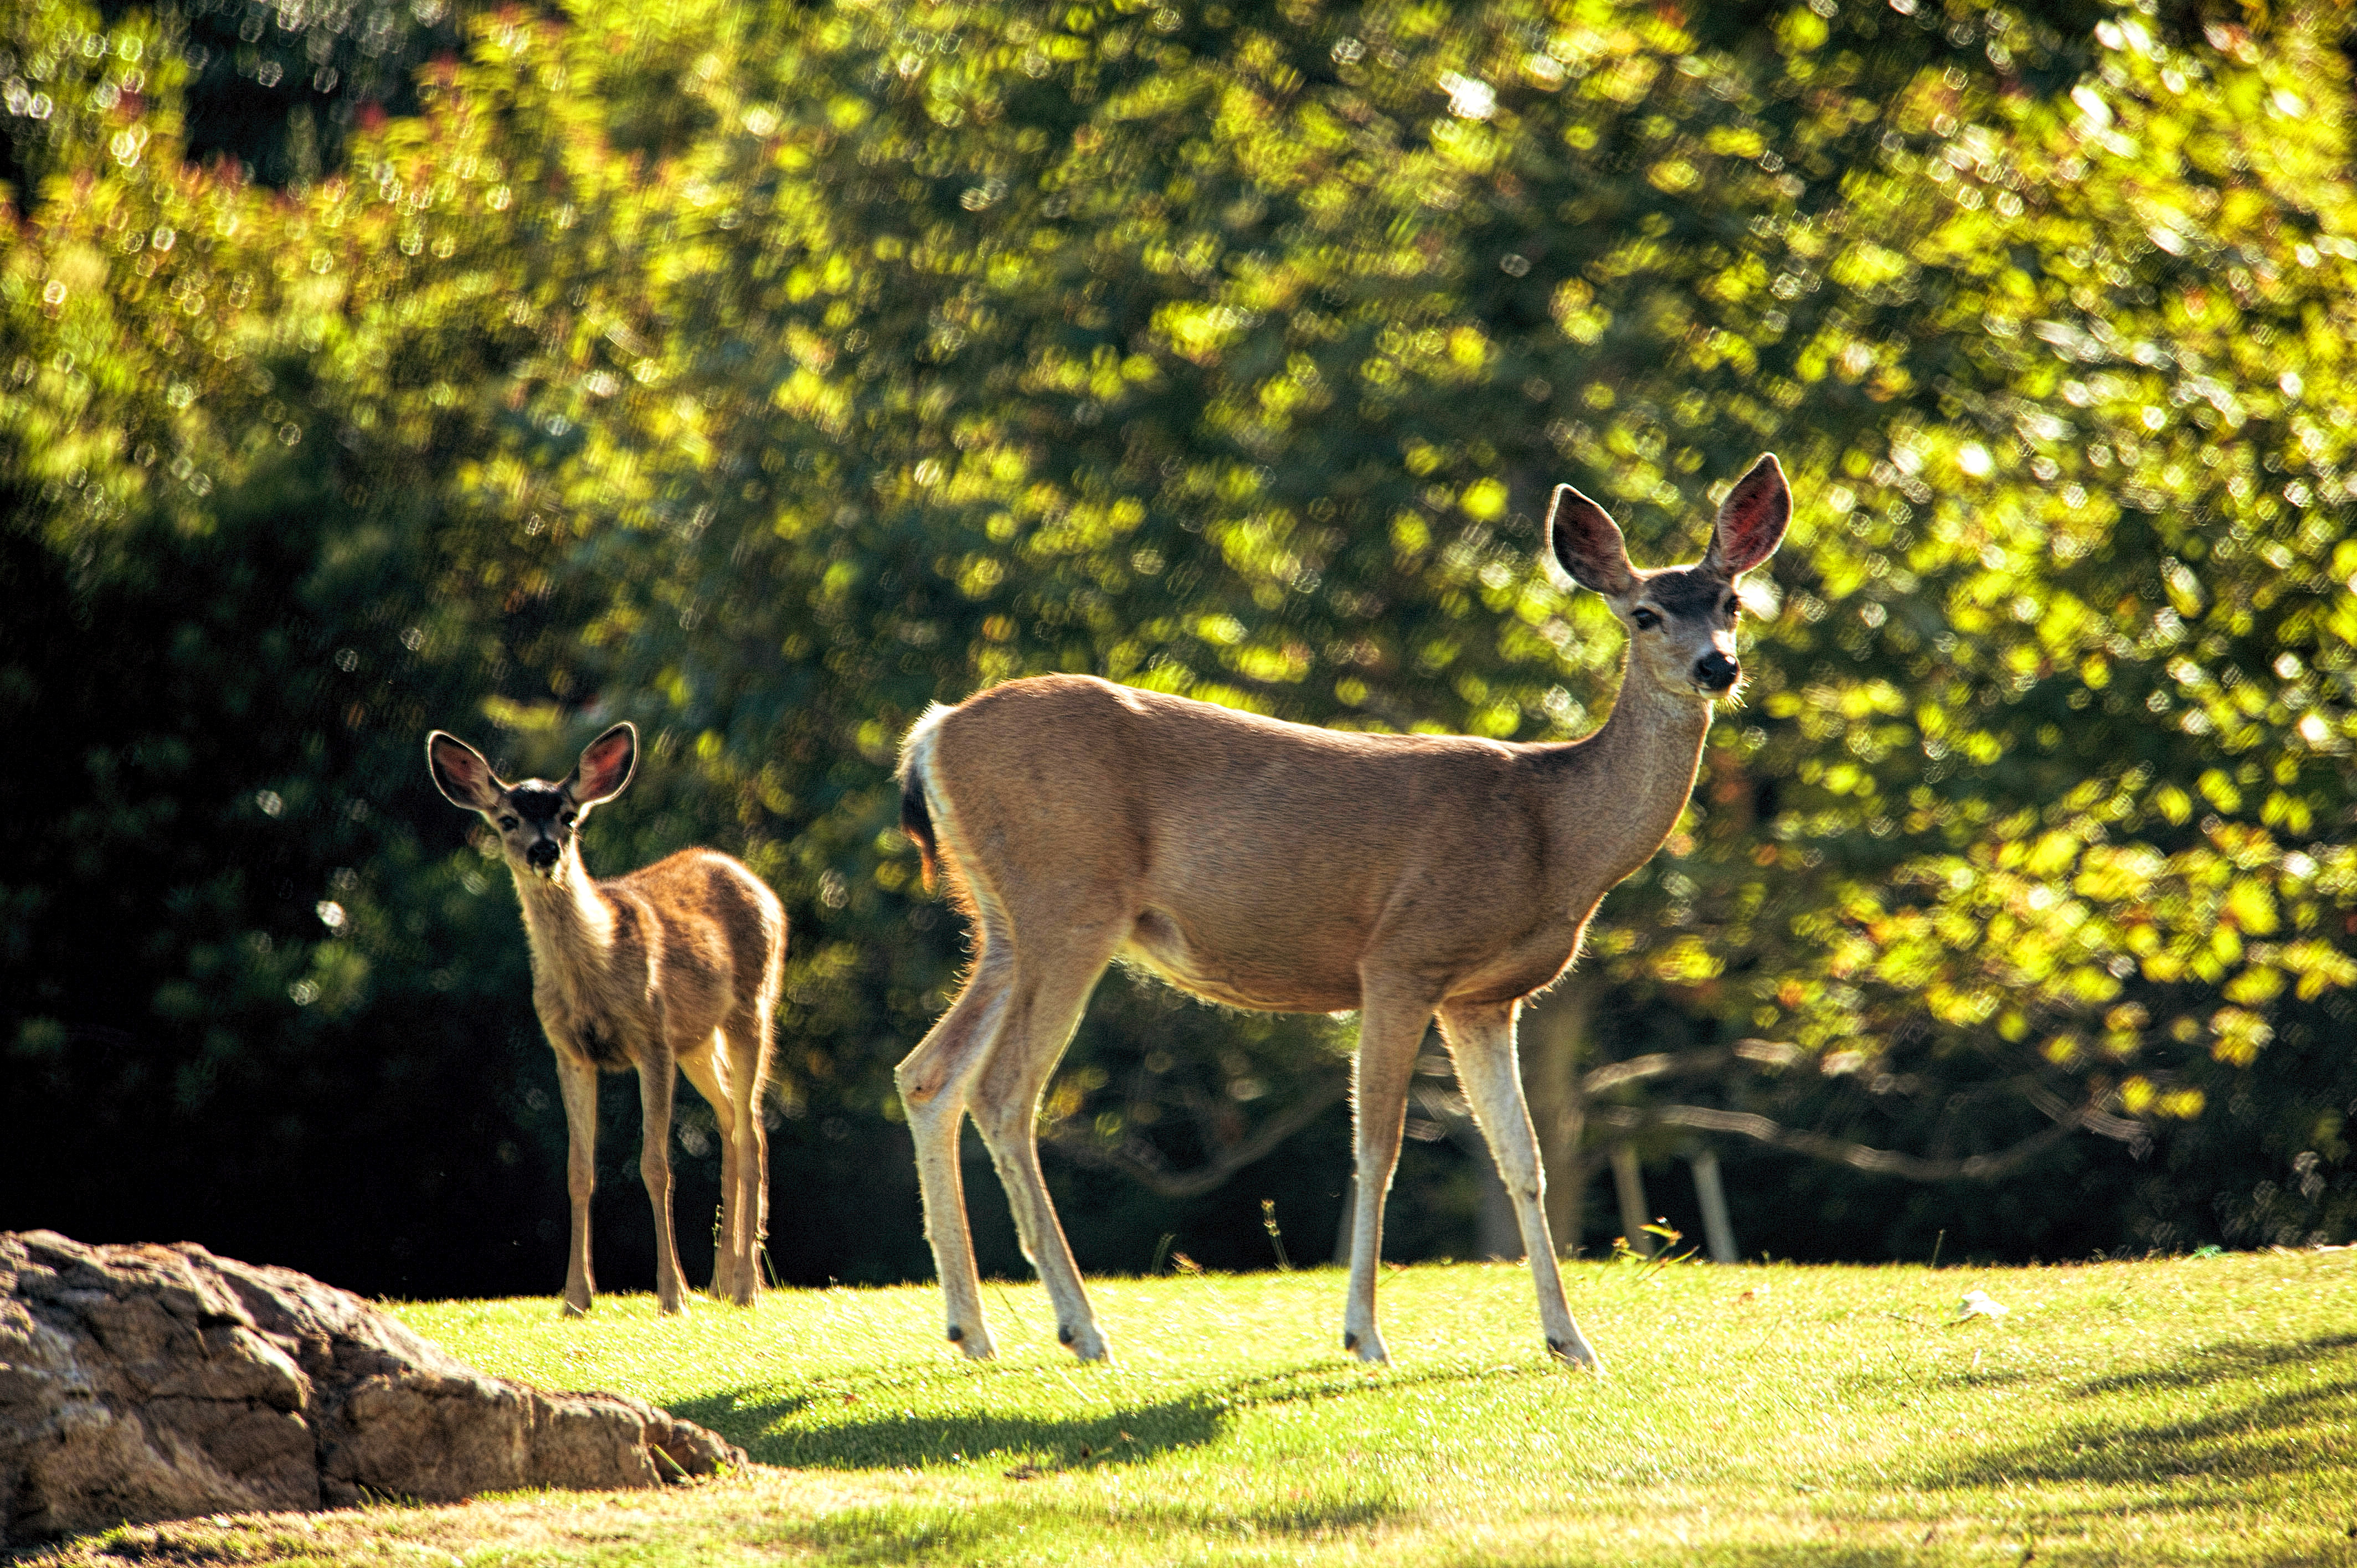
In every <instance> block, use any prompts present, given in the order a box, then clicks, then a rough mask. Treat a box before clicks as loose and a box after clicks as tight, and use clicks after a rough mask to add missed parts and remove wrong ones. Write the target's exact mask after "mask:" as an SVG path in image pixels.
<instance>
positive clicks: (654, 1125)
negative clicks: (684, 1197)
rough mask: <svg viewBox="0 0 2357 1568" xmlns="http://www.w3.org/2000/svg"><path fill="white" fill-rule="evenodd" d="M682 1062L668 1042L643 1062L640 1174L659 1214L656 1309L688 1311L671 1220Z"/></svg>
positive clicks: (642, 1059) (656, 1255) (641, 1070)
mask: <svg viewBox="0 0 2357 1568" xmlns="http://www.w3.org/2000/svg"><path fill="white" fill-rule="evenodd" d="M678 1082H679V1064H678V1062H677V1061H676V1060H675V1059H674V1058H673V1056H672V1052H671V1048H670V1047H669V1045H668V1044H666V1043H662V1042H661V1041H660V1036H658V1043H657V1044H655V1045H653V1046H651V1047H649V1048H648V1051H647V1054H646V1056H645V1057H644V1058H641V1059H640V1062H639V1110H640V1129H639V1176H640V1179H642V1180H643V1181H645V1183H646V1184H647V1201H648V1202H649V1203H651V1204H652V1205H653V1206H654V1211H655V1305H657V1307H659V1308H660V1309H661V1310H662V1311H664V1312H683V1311H685V1310H686V1308H687V1291H686V1288H685V1286H684V1284H683V1283H682V1281H681V1279H680V1273H679V1239H678V1237H677V1235H676V1234H675V1233H674V1232H673V1230H672V1220H671V1102H672V1092H673V1089H675V1088H676V1087H677V1085H678Z"/></svg>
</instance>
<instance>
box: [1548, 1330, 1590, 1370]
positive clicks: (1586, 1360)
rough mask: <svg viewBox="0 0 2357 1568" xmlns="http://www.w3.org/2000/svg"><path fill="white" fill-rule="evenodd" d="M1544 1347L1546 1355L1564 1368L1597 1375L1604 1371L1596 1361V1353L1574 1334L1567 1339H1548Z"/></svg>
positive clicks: (1585, 1341)
mask: <svg viewBox="0 0 2357 1568" xmlns="http://www.w3.org/2000/svg"><path fill="white" fill-rule="evenodd" d="M1546 1346H1547V1354H1549V1355H1550V1356H1553V1357H1554V1358H1555V1359H1556V1360H1558V1361H1561V1362H1562V1363H1563V1364H1564V1365H1565V1366H1566V1367H1577V1368H1578V1369H1580V1370H1582V1371H1587V1372H1595V1373H1598V1374H1599V1375H1600V1374H1601V1373H1602V1372H1603V1370H1604V1363H1603V1362H1602V1361H1600V1360H1598V1359H1597V1355H1596V1352H1595V1351H1594V1350H1593V1349H1592V1348H1589V1346H1588V1343H1587V1340H1585V1339H1583V1338H1581V1337H1579V1335H1578V1334H1577V1333H1576V1332H1575V1333H1574V1334H1573V1335H1572V1337H1570V1338H1568V1339H1550V1340H1548V1341H1547V1342H1546Z"/></svg>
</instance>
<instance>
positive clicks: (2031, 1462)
mask: <svg viewBox="0 0 2357 1568" xmlns="http://www.w3.org/2000/svg"><path fill="white" fill-rule="evenodd" d="M1568 1273H1569V1285H1570V1290H1571V1295H1572V1305H1573V1310H1574V1312H1575V1313H1576V1314H1577V1316H1579V1318H1580V1321H1581V1325H1582V1326H1583V1327H1584V1328H1585V1329H1586V1330H1587V1334H1588V1336H1589V1337H1590V1338H1591V1339H1592V1340H1594V1342H1595V1343H1596V1344H1597V1346H1598V1348H1599V1349H1600V1350H1601V1351H1602V1352H1603V1354H1604V1356H1605V1358H1606V1360H1607V1363H1608V1365H1609V1368H1610V1372H1609V1376H1607V1377H1605V1378H1601V1379H1598V1378H1591V1377H1587V1376H1583V1375H1580V1374H1577V1373H1574V1372H1570V1371H1566V1370H1564V1369H1559V1368H1556V1367H1554V1366H1552V1365H1549V1364H1548V1363H1547V1362H1546V1361H1545V1359H1544V1356H1543V1354H1542V1353H1541V1350H1540V1347H1539V1336H1538V1327H1537V1321H1536V1316H1535V1313H1534V1309H1533V1305H1532V1302H1531V1296H1530V1288H1529V1283H1528V1279H1527V1276H1526V1275H1525V1274H1524V1273H1523V1271H1522V1270H1521V1269H1520V1268H1518V1267H1508V1266H1504V1265H1454V1266H1446V1267H1439V1266H1436V1267H1417V1268H1412V1269H1404V1270H1390V1271H1386V1273H1385V1274H1384V1277H1383V1323H1384V1332H1385V1335H1386V1337H1387V1338H1388V1340H1389V1342H1390V1344H1391V1346H1392V1348H1393V1353H1394V1356H1395V1357H1396V1358H1397V1360H1396V1362H1395V1364H1394V1366H1393V1367H1392V1368H1390V1369H1372V1370H1371V1369H1361V1368H1360V1367H1358V1366H1357V1365H1356V1364H1355V1363H1352V1362H1351V1361H1348V1360H1346V1359H1344V1358H1343V1356H1342V1355H1341V1352H1340V1346H1339V1343H1338V1340H1339V1335H1340V1326H1339V1325H1340V1312H1341V1285H1342V1281H1341V1276H1340V1274H1339V1273H1334V1272H1332V1271H1330V1270H1318V1271H1312V1272H1305V1273H1293V1274H1261V1275H1251V1276H1217V1275H1213V1276H1187V1277H1179V1278H1170V1279H1154V1280H1100V1281H1097V1282H1094V1283H1093V1285H1092V1291H1093V1294H1094V1296H1095V1299H1096V1302H1097V1305H1098V1308H1099V1311H1100V1314H1101V1316H1102V1317H1103V1320H1104V1322H1105V1325H1106V1326H1107V1330H1108V1332H1109V1334H1110V1335H1111V1336H1112V1337H1113V1341H1114V1355H1115V1357H1116V1358H1117V1362H1116V1364H1115V1365H1114V1366H1113V1367H1110V1368H1104V1367H1084V1366H1081V1365H1078V1364H1076V1363H1074V1362H1073V1361H1072V1360H1071V1357H1070V1356H1069V1355H1068V1354H1067V1353H1066V1352H1064V1351H1063V1350H1061V1349H1060V1348H1058V1347H1057V1345H1056V1344H1055V1341H1054V1324H1053V1322H1052V1320H1051V1319H1050V1318H1049V1316H1048V1311H1047V1305H1046V1300H1045V1297H1044V1295H1043V1294H1041V1292H1040V1291H1039V1289H1038V1287H1037V1286H1036V1285H1030V1284H1023V1285H1015V1284H1008V1285H1003V1286H991V1287H988V1289H987V1291H986V1294H987V1297H988V1300H989V1303H990V1306H991V1309H992V1312H993V1315H994V1320H995V1327H996V1331H997V1333H998V1335H999V1344H1000V1346H1001V1359H999V1360H998V1361H997V1362H996V1363H993V1364H989V1365H982V1366H975V1365H969V1364H967V1363H966V1362H964V1361H963V1360H962V1359H959V1358H958V1357H957V1356H956V1355H955V1353H954V1352H953V1351H952V1349H951V1348H950V1347H949V1346H947V1345H946V1344H944V1343H942V1339H941V1326H940V1308H939V1305H938V1301H937V1298H936V1296H935V1294H934V1293H933V1292H932V1291H931V1290H930V1289H923V1288H911V1289H899V1290H856V1289H837V1290H828V1291H807V1292H781V1293H775V1294H770V1296H768V1297H767V1298H766V1299H765V1300H764V1301H763V1302H762V1304H761V1305H760V1306H759V1308H758V1309H757V1310H755V1311H754V1312H751V1313H745V1312H739V1311H734V1310H730V1309H726V1308H723V1307H717V1306H714V1305H708V1304H705V1303H704V1302H702V1301H699V1302H698V1303H697V1304H696V1306H695V1309H694V1312H693V1313H692V1315H691V1316H688V1317H687V1318H686V1319H685V1320H684V1321H670V1322H666V1321H663V1320H662V1319H660V1318H658V1317H656V1316H654V1314H653V1312H652V1310H651V1301H650V1300H649V1299H648V1298H646V1297H643V1296H640V1297H607V1298H603V1299H601V1300H600V1302H599V1304H598V1306H597V1312H596V1314H595V1315H594V1316H591V1317H590V1318H588V1319H587V1320H583V1321H574V1322H568V1321H565V1320H564V1319H562V1318H560V1317H559V1316H557V1314H556V1310H555V1304H554V1301H552V1300H526V1301H500V1302H439V1303H419V1304H414V1305H404V1306H402V1307H400V1308H399V1311H400V1313H401V1316H403V1317H404V1318H405V1319H406V1320H407V1321H408V1322H409V1323H410V1324H411V1325H413V1326H415V1327H416V1328H418V1329H419V1330H421V1331H422V1332H424V1333H425V1334H427V1335H429V1336H431V1337H434V1338H436V1339H437V1340H439V1341H441V1342H442V1343H443V1344H444V1345H446V1346H447V1347H449V1348H451V1349H452V1350H454V1351H456V1352H457V1354H459V1355H460V1356H462V1357H465V1358H466V1359H468V1360H470V1361H472V1362H474V1363H475V1364H476V1365H477V1366H479V1367H481V1368H483V1369H485V1370H487V1371H491V1372H497V1373H500V1374H504V1375H507V1376H511V1377H518V1378H523V1379H527V1380H532V1381H534V1382H538V1383H541V1384H543V1385H546V1386H552V1387H561V1388H610V1389H619V1390H623V1391H628V1392H631V1393H636V1394H639V1395H641V1396H643V1397H646V1398H648V1399H651V1400H653V1401H655V1402H659V1403H662V1404H663V1405H666V1406H668V1407H669V1408H671V1409H673V1410H674V1411H677V1412H681V1413H683V1414H685V1415H688V1416H690V1417H692V1418H694V1419H695V1420H697V1421H701V1422H703V1423H706V1424H707V1425H710V1426H713V1427H715V1428H716V1429H718V1430H719V1431H721V1432H723V1433H726V1434H727V1435H728V1436H729V1437H731V1438H732V1439H734V1440H735V1441H737V1442H738V1443H740V1444H744V1446H745V1447H746V1449H747V1450H748V1453H749V1454H750V1455H751V1456H752V1457H753V1459H754V1460H755V1461H756V1462H757V1464H756V1466H754V1468H753V1469H752V1470H751V1472H750V1473H748V1474H747V1475H745V1476H741V1477H732V1478H729V1479H726V1480H724V1481H720V1482H716V1483H712V1484H706V1485H701V1486H695V1487H677V1488H673V1489H669V1490H666V1491H663V1492H660V1493H630V1494H612V1495H606V1496H594V1497H593V1496H566V1495H556V1494H535V1495H533V1496H529V1497H514V1498H497V1499H487V1500H481V1501H478V1502H476V1503H474V1504H470V1505H468V1506H465V1507H460V1508H448V1509H404V1508H399V1507H393V1506H385V1507H380V1508H373V1509H361V1510H354V1511H350V1512H346V1513H340V1514H330V1515H323V1516H319V1517H318V1518H317V1519H316V1520H310V1521H296V1522H293V1523H290V1521H289V1520H287V1519H286V1518H285V1516H278V1517H274V1518H254V1519H252V1520H227V1521H225V1522H217V1521H203V1522H196V1523H189V1524H180V1525H169V1526H161V1527H155V1528H149V1529H134V1530H119V1531H115V1532H113V1534H112V1535H110V1536H107V1537H102V1538H97V1539H94V1540H91V1541H84V1542H81V1543H77V1544H75V1545H74V1546H72V1547H70V1548H69V1549H67V1550H65V1551H63V1552H58V1553H53V1554H51V1555H50V1556H48V1558H46V1559H44V1560H43V1561H45V1562H47V1563H98V1562H107V1561H120V1560H121V1559H122V1558H123V1557H125V1556H130V1557H135V1558H146V1559H148V1560H163V1561H178V1562H189V1561H257V1562H260V1561H282V1562H286V1561H292V1562H323V1563H362V1562H367V1563H412V1564H414V1563H449V1562H450V1561H452V1559H453V1558H456V1559H457V1560H459V1561H462V1562H464V1563H470V1564H471V1563H503V1562H517V1563H531V1562H553V1561H565V1562H585V1563H740V1562H745V1563H750V1562H762V1563H768V1562H773V1561H777V1560H780V1559H784V1560H789V1561H805V1560H807V1561H814V1562H824V1563H900V1562H911V1563H914V1562H923V1563H1162V1562H1172V1563H1199V1562H1200V1563H1262V1562H1268V1563H1296V1562H1317V1563H1357V1562H1367V1561H1377V1562H1383V1563H1436V1564H1437V1563H1450V1564H1456V1563H1611V1564H1623V1563H1630V1564H1638V1563H1663V1564H1669V1563H1681V1564H1683V1563H1727V1564H1747V1565H1749V1564H1760V1565H1768V1564H1782V1563H1858V1564H1880V1563H1890V1564H1900V1563H1905V1564H1915V1563H1921V1564H1941V1563H2008V1564H2011V1563H2029V1562H2036V1563H2139V1564H2142V1563H2248V1564H2262V1563H2266V1564H2276V1563H2284V1564H2287V1563H2326V1564H2333V1563H2351V1564H2357V1253H2352V1252H2348V1251H2335V1252H2303V1253H2287V1252H2276V1253H2267V1254H2257V1255H2243V1256H2228V1257H2215V1258H2206V1259H2179V1260H2164V1261H2155V1262H2136V1263H2098V1264H2081V1265H2068V1266H2061V1267H2052V1268H2037V1269H1986V1270H1979V1269H1957V1268H1950V1269H1945V1270H1942V1271H1940V1272H1938V1273H1932V1272H1930V1271H1927V1270H1924V1269H1921V1268H1895V1267H1894V1268H1808V1267H1790V1266H1773V1267H1751V1266H1747V1267H1738V1268H1714V1267H1708V1266H1702V1265H1695V1264H1686V1265H1679V1266H1669V1267H1641V1266H1639V1265H1636V1264H1633V1263H1629V1262H1621V1263H1617V1264H1615V1263H1584V1264H1577V1265H1573V1266H1572V1267H1571V1268H1570V1269H1569V1271H1568ZM1975 1288H1978V1289H1983V1290H1986V1292H1988V1294H1990V1295H1991V1296H1993V1297H1994V1298H1996V1300H1997V1301H1999V1302H2001V1303H2003V1304H2004V1305H2007V1307H2008V1308H2009V1309H2010V1312H2009V1314H2008V1316H2006V1317H2005V1318H2004V1319H2002V1320H2001V1321H1996V1322H1991V1321H1988V1320H1986V1319H1973V1320H1970V1321H1967V1322H1964V1323H1952V1322H1951V1321H1950V1320H1951V1319H1952V1318H1953V1315H1954V1311H1955V1305H1956V1302H1957V1299H1958V1298H1959V1297H1960V1296H1961V1295H1962V1294H1964V1292H1965V1291H1967V1290H1970V1289H1975ZM773 1467H777V1468H773Z"/></svg>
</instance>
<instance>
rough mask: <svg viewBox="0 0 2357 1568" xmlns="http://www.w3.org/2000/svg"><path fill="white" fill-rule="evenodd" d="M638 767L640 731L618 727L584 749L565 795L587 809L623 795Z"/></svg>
mask: <svg viewBox="0 0 2357 1568" xmlns="http://www.w3.org/2000/svg"><path fill="white" fill-rule="evenodd" d="M638 765H639V732H638V729H637V727H636V726H635V725H629V724H619V725H615V726H614V727H613V728H612V729H609V730H608V731H607V732H606V733H605V734H604V735H601V736H598V737H597V739H596V740H593V741H591V742H590V743H589V744H588V745H587V746H584V747H582V748H581V761H580V763H579V764H578V765H577V766H576V767H575V768H574V769H573V777H572V778H570V779H566V780H565V793H566V794H568V795H570V796H572V797H573V800H574V802H575V803H576V805H579V806H581V807H582V808H584V809H585V810H586V809H587V808H588V807H591V806H595V805H597V804H598V803H600V802H601V801H606V800H612V799H613V798H614V797H615V796H617V795H619V794H620V793H621V792H622V789H623V787H624V786H625V785H627V784H629V783H630V775H631V773H632V772H633V771H634V770H635V769H636V768H638Z"/></svg>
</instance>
